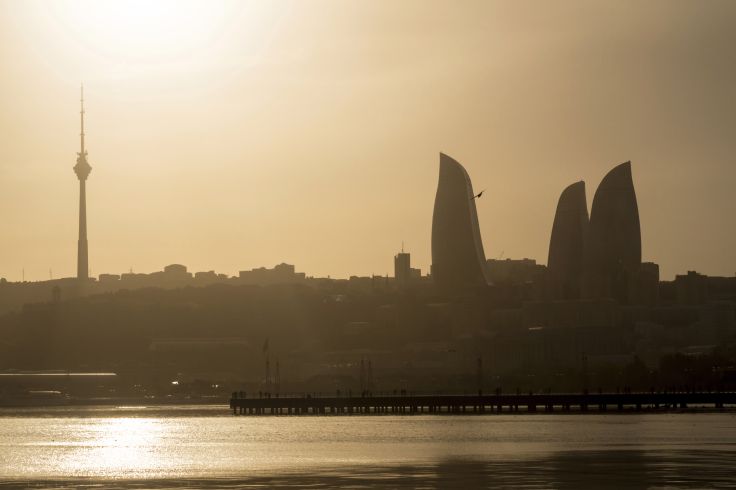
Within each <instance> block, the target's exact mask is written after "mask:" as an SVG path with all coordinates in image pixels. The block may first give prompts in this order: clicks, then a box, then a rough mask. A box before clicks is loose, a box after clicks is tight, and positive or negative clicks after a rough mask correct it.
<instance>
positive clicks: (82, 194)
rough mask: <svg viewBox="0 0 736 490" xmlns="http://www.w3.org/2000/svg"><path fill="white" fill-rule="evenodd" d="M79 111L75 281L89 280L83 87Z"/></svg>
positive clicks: (76, 169) (87, 167)
mask: <svg viewBox="0 0 736 490" xmlns="http://www.w3.org/2000/svg"><path fill="white" fill-rule="evenodd" d="M81 95H82V96H81V99H80V102H81V107H82V108H81V110H80V111H79V116H80V122H81V126H82V132H81V133H80V134H79V137H80V144H81V146H80V149H79V153H77V164H76V165H74V173H75V174H77V178H78V179H79V241H78V242H77V279H88V278H89V258H88V256H87V188H86V182H87V177H89V173H90V172H91V171H92V167H90V165H89V163H87V150H85V149H84V85H82V87H81Z"/></svg>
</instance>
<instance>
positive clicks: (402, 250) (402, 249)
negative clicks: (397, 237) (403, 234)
mask: <svg viewBox="0 0 736 490" xmlns="http://www.w3.org/2000/svg"><path fill="white" fill-rule="evenodd" d="M401 253H402V254H403V253H404V240H401Z"/></svg>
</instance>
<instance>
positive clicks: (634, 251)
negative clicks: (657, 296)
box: [583, 162, 641, 303]
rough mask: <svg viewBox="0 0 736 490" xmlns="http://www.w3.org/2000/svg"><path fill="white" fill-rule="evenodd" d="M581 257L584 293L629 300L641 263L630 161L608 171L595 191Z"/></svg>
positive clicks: (636, 209) (639, 234) (637, 209)
mask: <svg viewBox="0 0 736 490" xmlns="http://www.w3.org/2000/svg"><path fill="white" fill-rule="evenodd" d="M584 261H585V272H584V286H583V289H584V294H585V296H586V297H589V298H596V297H597V298H601V297H607V298H615V299H617V300H619V301H620V302H622V303H628V302H629V301H630V299H631V293H632V284H633V283H634V282H635V281H636V280H637V278H638V275H639V270H640V267H641V229H640V225H639V208H638V205H637V203H636V193H635V192H634V181H633V179H632V176H631V162H625V163H622V164H621V165H618V166H617V167H615V168H614V169H613V170H611V171H610V172H608V174H607V175H606V176H605V177H604V178H603V180H602V181H601V183H600V185H599V186H598V190H597V191H596V192H595V197H594V198H593V206H592V207H591V210H590V226H589V228H588V239H587V241H586V244H585V258H584Z"/></svg>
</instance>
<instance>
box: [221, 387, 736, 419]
mask: <svg viewBox="0 0 736 490" xmlns="http://www.w3.org/2000/svg"><path fill="white" fill-rule="evenodd" d="M734 406H736V392H673V393H667V392H662V393H581V394H573V393H559V394H555V393H551V394H494V395H483V394H475V395H411V394H407V395H388V396H384V395H381V396H333V397H322V396H311V395H303V396H285V397H258V398H248V397H247V396H244V394H243V393H238V392H235V393H233V396H232V398H231V399H230V409H231V410H232V411H233V414H234V415H358V414H420V413H424V414H427V413H430V414H470V413H475V414H492V413H514V412H531V413H535V412H571V413H572V412H575V413H584V412H589V411H597V412H607V411H614V412H624V411H645V410H646V411H651V410H684V409H710V410H724V409H726V408H729V407H734Z"/></svg>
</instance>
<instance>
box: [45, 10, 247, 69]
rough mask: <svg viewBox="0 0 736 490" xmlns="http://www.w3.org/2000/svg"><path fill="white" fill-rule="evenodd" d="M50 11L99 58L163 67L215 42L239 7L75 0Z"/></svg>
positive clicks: (63, 26)
mask: <svg viewBox="0 0 736 490" xmlns="http://www.w3.org/2000/svg"><path fill="white" fill-rule="evenodd" d="M49 8H50V9H51V13H52V15H53V16H54V18H55V19H56V20H57V21H58V22H59V23H60V24H61V27H62V28H63V29H65V30H68V32H70V33H72V35H73V36H74V38H75V39H76V40H77V41H78V42H80V43H82V44H84V45H85V47H87V48H89V49H93V50H95V51H97V52H98V53H99V54H101V55H104V56H108V57H109V56H112V57H116V58H124V59H127V60H128V61H151V62H154V61H157V62H160V61H171V60H172V59H173V58H177V57H181V56H186V55H190V54H193V53H194V52H196V51H197V50H198V49H201V48H202V47H203V46H207V45H208V44H209V43H212V42H215V41H216V40H217V38H218V36H219V34H220V33H221V32H222V30H223V29H225V26H226V24H227V21H228V18H230V17H231V16H232V14H233V10H235V9H236V8H237V7H236V6H235V5H233V4H230V3H220V2H215V3H213V2H203V1H191V0H190V1H173V0H159V1H155V2H152V1H145V0H127V1H109V0H102V1H99V0H95V1H91V0H77V1H69V2H58V3H57V2H54V3H49Z"/></svg>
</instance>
